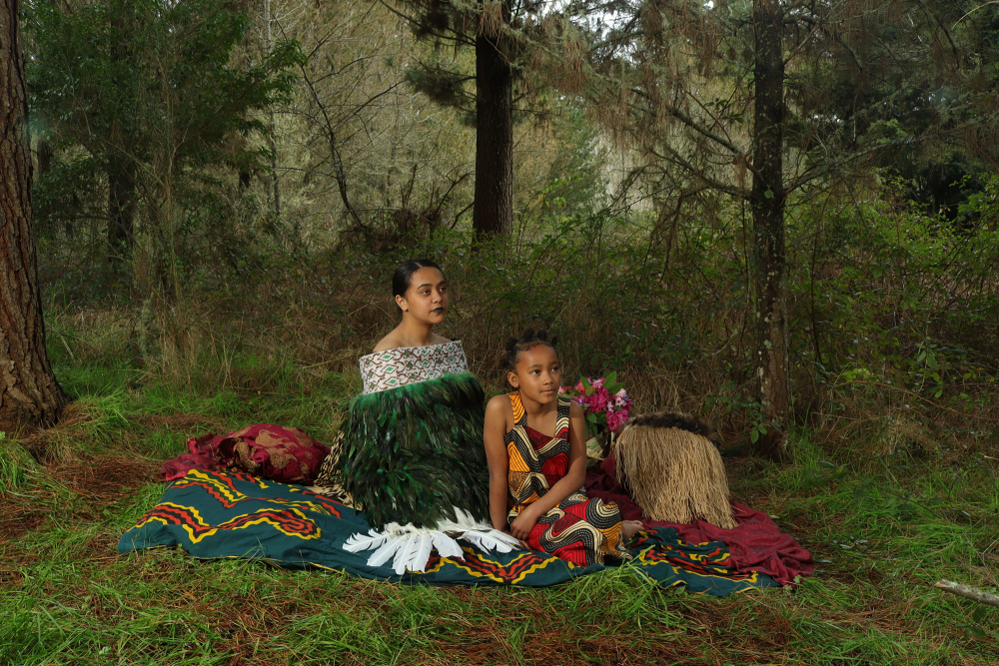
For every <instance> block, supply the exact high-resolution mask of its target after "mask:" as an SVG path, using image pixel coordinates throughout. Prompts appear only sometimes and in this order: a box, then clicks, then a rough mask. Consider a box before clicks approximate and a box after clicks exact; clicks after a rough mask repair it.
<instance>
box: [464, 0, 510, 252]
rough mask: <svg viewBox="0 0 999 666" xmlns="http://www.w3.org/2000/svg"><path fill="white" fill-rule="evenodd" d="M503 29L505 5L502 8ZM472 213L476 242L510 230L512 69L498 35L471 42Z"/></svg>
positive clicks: (507, 16) (506, 17) (507, 10)
mask: <svg viewBox="0 0 999 666" xmlns="http://www.w3.org/2000/svg"><path fill="white" fill-rule="evenodd" d="M502 9H503V23H504V24H506V23H509V20H510V8H509V4H508V3H506V2H504V3H503V8H502ZM475 87H476V99H475V111H476V123H475V134H476V136H475V207H474V208H473V211H472V227H473V231H474V233H475V238H476V240H482V239H485V238H487V237H489V236H493V235H496V234H506V233H509V232H510V230H511V229H512V228H513V68H512V67H511V66H510V62H509V60H508V59H507V58H506V56H505V55H504V53H503V49H502V33H501V32H500V31H497V34H495V35H490V34H487V33H483V32H481V31H480V32H479V34H478V36H476V38H475Z"/></svg>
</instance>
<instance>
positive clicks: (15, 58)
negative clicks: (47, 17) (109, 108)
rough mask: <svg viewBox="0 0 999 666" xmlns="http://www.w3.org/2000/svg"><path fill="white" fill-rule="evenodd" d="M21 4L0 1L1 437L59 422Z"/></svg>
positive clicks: (61, 399) (59, 400) (60, 395)
mask: <svg viewBox="0 0 999 666" xmlns="http://www.w3.org/2000/svg"><path fill="white" fill-rule="evenodd" d="M18 4H19V3H18V1H17V0H2V1H0V430H5V431H7V430H15V429H17V428H19V427H21V426H23V425H25V424H31V423H51V422H54V421H56V420H57V419H58V418H59V415H60V414H61V413H62V408H63V406H64V405H65V404H66V396H65V394H64V393H63V391H62V389H61V388H60V387H59V384H58V382H56V379H55V376H54V375H53V374H52V368H51V367H50V366H49V361H48V356H47V354H46V350H45V322H44V321H43V319H42V299H41V291H40V289H39V286H38V267H37V263H36V258H35V245H34V241H33V239H32V229H31V156H30V152H29V148H28V125H27V118H28V95H27V91H26V89H25V84H24V49H23V44H22V43H21V29H20V17H19V15H18V10H19V7H18Z"/></svg>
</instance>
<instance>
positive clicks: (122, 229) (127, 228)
mask: <svg viewBox="0 0 999 666" xmlns="http://www.w3.org/2000/svg"><path fill="white" fill-rule="evenodd" d="M131 9H132V8H131V3H129V4H125V5H122V11H121V12H120V13H118V14H116V15H115V16H114V17H112V19H111V27H112V28H113V29H114V31H113V33H112V34H113V35H114V37H115V38H114V39H113V40H112V43H111V58H112V60H113V61H114V62H115V63H122V62H127V61H128V60H129V59H131V57H132V48H131V44H130V42H129V41H128V40H127V39H123V37H124V36H125V35H127V34H128V33H129V32H130V31H129V26H128V25H127V23H126V22H127V21H128V20H129V17H130V16H131ZM127 131H128V130H127V129H126V128H123V127H119V128H118V133H119V134H121V135H122V136H121V138H124V137H125V136H126V134H125V133H126V132H127ZM124 145H126V146H127V145H129V142H128V141H127V140H126V141H124ZM107 177H108V263H110V264H111V265H112V266H113V267H120V266H121V265H122V264H123V263H124V261H125V260H126V259H128V257H130V256H131V253H132V245H133V239H134V237H135V233H134V229H133V221H134V219H135V165H134V163H133V161H132V160H131V159H129V158H128V157H122V156H121V154H120V153H119V155H118V156H117V157H115V158H112V159H111V161H110V164H108V166H107Z"/></svg>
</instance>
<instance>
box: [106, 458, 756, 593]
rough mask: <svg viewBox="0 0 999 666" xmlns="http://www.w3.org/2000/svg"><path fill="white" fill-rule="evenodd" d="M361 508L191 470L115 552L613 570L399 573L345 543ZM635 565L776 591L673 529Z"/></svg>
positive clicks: (407, 578) (674, 578) (671, 579)
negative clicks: (408, 567) (398, 567)
mask: <svg viewBox="0 0 999 666" xmlns="http://www.w3.org/2000/svg"><path fill="white" fill-rule="evenodd" d="M369 527H370V526H369V525H368V522H367V521H366V520H365V519H364V514H363V513H360V512H358V511H355V510H354V509H351V508H350V507H348V506H346V505H344V504H341V503H340V502H337V501H336V500H333V499H331V498H328V497H324V496H322V495H318V494H316V493H313V492H311V491H309V490H307V489H305V487H304V486H297V485H291V484H285V483H277V482H274V481H266V480H262V479H259V478H255V477H252V476H250V475H249V474H246V473H244V472H232V471H230V472H220V471H205V470H200V469H193V470H191V471H190V472H188V473H187V475H186V476H184V477H183V478H181V479H178V480H177V481H174V482H173V483H171V484H169V485H168V487H167V490H166V493H165V494H164V495H163V499H162V500H160V502H159V503H158V504H157V505H156V506H154V507H153V508H152V509H151V510H150V511H149V512H148V513H146V514H145V515H143V516H142V517H141V518H139V520H138V522H137V523H136V525H135V527H133V528H132V529H130V530H129V531H128V532H126V533H125V534H124V535H122V537H121V539H120V540H119V542H118V552H119V553H128V552H133V551H141V550H143V549H146V548H156V547H173V548H175V547H180V548H182V549H183V550H184V551H185V552H187V553H188V554H189V555H192V556H194V557H198V558H206V559H207V558H220V557H225V558H232V557H240V558H252V559H261V560H264V561H266V562H269V563H271V564H275V565H278V566H281V567H287V568H294V569H332V570H338V571H345V572H347V573H351V574H354V575H357V576H363V577H365V578H373V579H378V580H388V581H396V582H402V583H414V584H415V583H425V584H433V585H527V586H532V587H538V586H547V585H554V584H556V583H562V582H565V581H567V580H570V579H571V578H575V577H576V576H582V575H586V574H593V573H596V572H599V571H601V570H603V569H605V568H606V567H604V566H601V565H599V564H594V565H592V566H589V567H581V566H577V565H575V564H573V563H572V562H568V561H565V560H561V559H559V558H557V557H555V556H554V555H551V554H547V553H542V552H534V551H527V550H514V551H512V552H509V553H486V552H483V551H480V550H477V549H475V548H472V547H465V549H464V551H465V558H464V560H461V559H457V558H441V557H439V556H438V555H437V554H436V551H435V552H434V554H433V555H432V556H431V558H430V563H429V564H428V566H427V570H426V572H425V573H411V572H407V573H406V574H404V575H402V576H399V575H397V574H396V573H395V571H394V570H393V569H392V567H391V563H389V564H387V565H385V566H377V567H373V566H369V565H368V563H367V562H368V556H369V554H370V553H367V552H360V553H351V552H348V551H346V550H344V549H343V544H344V542H345V541H346V540H347V539H348V538H350V536H351V535H352V534H356V533H358V532H360V533H366V532H367V531H368V529H369ZM631 557H632V559H631V561H630V562H629V563H627V564H625V565H624V566H628V567H635V569H636V570H637V571H640V572H642V573H644V574H646V575H648V576H649V577H650V578H652V579H653V580H655V581H656V582H657V583H658V584H659V585H661V586H663V587H669V586H672V585H678V584H686V585H687V586H688V588H689V590H690V591H691V592H694V593H705V594H711V595H715V596H724V595H726V594H729V593H732V592H743V591H746V590H749V589H752V588H757V587H773V586H776V583H775V582H774V581H773V579H772V578H770V577H769V576H766V575H763V574H757V573H756V572H753V571H734V570H732V569H731V568H730V566H729V552H728V549H727V548H726V547H725V544H723V543H721V542H720V541H716V542H711V543H705V544H698V545H694V544H687V543H683V542H682V541H680V540H679V539H678V538H677V536H676V532H675V530H673V529H672V528H660V529H657V530H655V531H653V532H649V533H647V534H646V533H642V534H641V536H640V538H639V539H637V540H635V541H634V542H633V548H632V549H631Z"/></svg>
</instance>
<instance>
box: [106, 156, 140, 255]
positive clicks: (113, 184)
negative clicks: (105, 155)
mask: <svg viewBox="0 0 999 666" xmlns="http://www.w3.org/2000/svg"><path fill="white" fill-rule="evenodd" d="M133 168H134V167H133V166H132V165H130V164H122V163H114V162H113V163H112V165H111V167H110V168H109V169H108V174H107V176H108V258H109V260H110V263H111V264H113V265H120V264H121V263H122V262H123V261H124V260H125V259H127V258H128V257H129V255H130V254H131V252H132V241H133V239H134V237H135V232H134V229H133V220H134V219H135V176H134V174H133Z"/></svg>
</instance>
